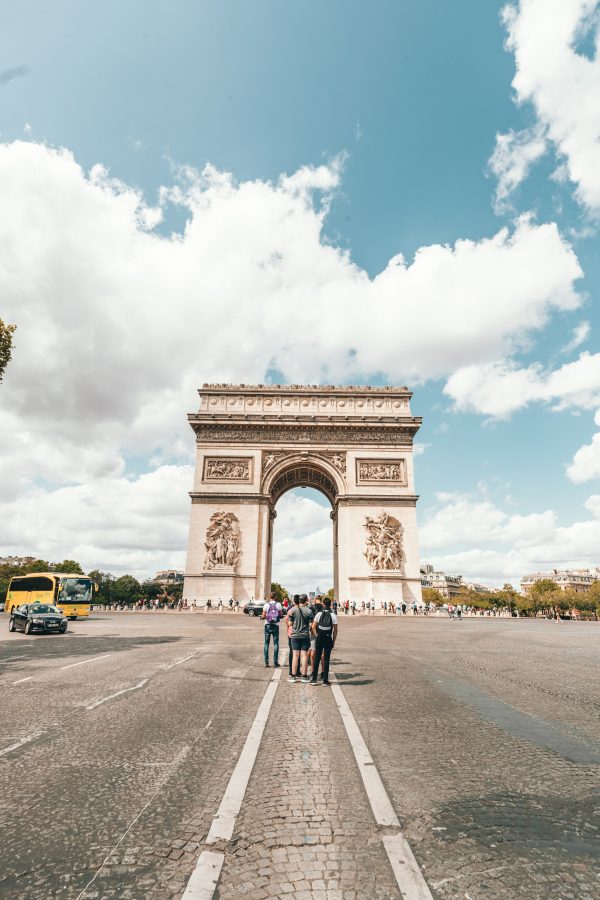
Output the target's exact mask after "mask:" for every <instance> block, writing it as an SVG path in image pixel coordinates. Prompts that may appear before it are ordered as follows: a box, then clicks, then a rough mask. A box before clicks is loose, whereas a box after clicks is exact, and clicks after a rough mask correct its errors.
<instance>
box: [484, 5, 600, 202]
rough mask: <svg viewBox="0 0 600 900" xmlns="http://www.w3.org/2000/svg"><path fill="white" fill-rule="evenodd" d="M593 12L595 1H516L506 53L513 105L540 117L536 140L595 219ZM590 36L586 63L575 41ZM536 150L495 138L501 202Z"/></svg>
mask: <svg viewBox="0 0 600 900" xmlns="http://www.w3.org/2000/svg"><path fill="white" fill-rule="evenodd" d="M598 8H599V7H598V2H597V0H520V2H519V3H517V4H516V5H510V4H509V5H508V6H506V7H505V8H504V11H503V18H504V22H505V24H506V27H507V30H508V40H507V47H508V49H510V50H512V51H513V52H514V55H515V62H516V74H515V77H514V79H513V87H514V89H515V93H516V99H517V101H518V102H519V103H525V102H529V103H531V104H532V106H533V109H534V111H535V114H536V117H537V122H536V125H535V126H534V129H533V133H534V134H538V135H540V139H541V136H542V135H545V138H546V139H547V140H549V141H551V142H552V143H553V145H554V147H555V149H556V152H557V153H558V155H559V157H560V158H562V159H564V165H565V168H566V173H567V174H568V177H569V179H570V180H571V181H572V182H573V183H574V184H575V185H576V196H577V198H578V200H579V201H580V203H582V204H583V205H584V206H586V207H587V208H588V209H590V210H592V211H595V212H598V211H600V55H599V54H598V52H597V47H598V33H599V32H598V28H599V21H600V19H599V16H598ZM590 32H592V33H593V34H594V35H595V47H596V52H595V53H594V55H593V57H591V58H590V57H588V56H586V55H584V54H583V53H581V52H579V50H578V42H579V41H581V40H582V39H584V38H586V37H588V36H589V33H590ZM536 147H537V151H539V150H540V147H539V144H538V145H535V144H534V146H533V147H531V146H529V149H528V145H527V142H526V141H525V145H524V148H519V146H518V140H517V141H516V143H515V140H514V136H513V139H511V136H510V135H499V136H498V138H497V143H496V150H495V151H494V156H493V157H492V159H499V160H500V161H502V160H503V158H504V156H506V157H507V159H508V162H507V163H506V164H505V165H504V166H503V165H501V164H498V169H499V171H498V174H499V176H500V185H499V195H500V198H502V194H503V192H507V191H509V190H510V189H511V188H512V187H514V185H515V184H516V183H518V180H519V177H523V176H524V175H525V174H526V171H527V168H528V165H529V163H530V161H531V160H529V159H527V158H525V159H524V158H523V157H525V156H526V155H527V153H529V155H530V156H531V155H532V154H533V156H534V157H535V155H536V152H537V151H536ZM506 148H508V149H506ZM511 151H512V154H513V156H515V157H516V158H517V162H514V161H513V160H512V159H511ZM519 154H521V155H520V156H519ZM538 155H539V152H538ZM519 159H520V166H519V162H518V161H519Z"/></svg>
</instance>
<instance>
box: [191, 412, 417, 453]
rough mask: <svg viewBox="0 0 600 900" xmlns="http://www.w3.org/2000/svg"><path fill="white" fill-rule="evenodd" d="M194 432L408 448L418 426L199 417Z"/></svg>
mask: <svg viewBox="0 0 600 900" xmlns="http://www.w3.org/2000/svg"><path fill="white" fill-rule="evenodd" d="M191 424H192V427H193V428H194V431H195V432H196V440H197V443H199V444H205V443H206V444H209V443H217V442H218V443H239V444H244V445H246V446H247V445H248V444H269V443H274V444H281V443H296V444H298V443H304V444H310V445H315V444H337V445H339V444H346V445H348V444H362V445H364V446H369V445H375V446H377V445H380V444H392V445H396V446H397V445H398V444H399V443H401V444H404V445H406V446H407V447H410V446H411V445H412V442H413V438H414V435H415V434H416V432H417V431H418V429H419V425H418V424H417V423H415V424H414V425H412V424H411V425H390V426H388V427H385V426H383V427H382V426H381V423H377V425H375V426H373V427H371V428H369V427H368V426H367V427H365V424H364V423H361V425H358V426H357V425H355V424H353V423H349V424H348V426H347V427H344V426H338V425H324V424H322V423H317V422H315V424H314V425H310V424H308V423H305V422H303V423H302V424H299V425H297V426H292V425H277V424H276V423H275V422H273V423H271V422H248V423H247V424H246V425H245V426H244V425H242V424H241V423H237V422H236V423H232V424H231V425H227V424H224V423H215V424H213V423H211V422H208V421H206V420H202V419H195V420H192V422H191ZM316 452H318V451H316Z"/></svg>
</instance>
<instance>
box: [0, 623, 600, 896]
mask: <svg viewBox="0 0 600 900" xmlns="http://www.w3.org/2000/svg"><path fill="white" fill-rule="evenodd" d="M0 629H1V630H2V631H0V635H1V640H0V688H1V689H2V696H3V700H2V719H1V723H2V724H1V727H0V779H1V787H2V814H1V822H2V841H1V842H0V896H2V897H11V898H12V897H19V898H32V900H34V898H36V900H37V898H44V900H46V898H48V897H61V898H69V900H83V898H92V897H97V898H104V897H107V898H108V897H111V898H112V897H119V898H163V897H182V896H183V895H184V892H185V891H186V886H187V885H188V883H191V882H190V878H191V877H192V875H193V873H194V872H195V870H196V869H197V865H198V860H199V859H202V853H203V851H206V849H207V847H208V845H207V836H208V835H209V830H210V829H211V824H212V823H213V822H214V821H215V816H216V814H217V811H218V810H219V808H220V805H221V804H222V801H223V798H224V797H228V796H229V795H228V793H227V792H228V791H231V790H232V787H231V782H235V784H234V787H235V785H236V784H237V785H238V787H239V778H238V780H237V781H236V778H237V775H236V773H239V770H240V760H244V759H245V756H244V754H247V753H248V747H247V743H248V742H247V739H248V737H249V734H250V733H251V730H252V729H254V730H255V729H256V722H257V719H259V720H260V714H259V715H258V716H257V713H259V709H262V706H263V703H264V697H265V692H268V691H271V693H272V706H271V707H270V709H269V711H268V714H267V715H266V717H265V720H264V722H263V723H262V724H261V725H260V728H261V729H262V728H263V727H264V732H263V731H262V730H261V731H260V734H259V739H258V742H257V744H256V758H255V760H254V759H252V761H251V765H250V767H249V768H248V767H247V766H246V768H248V771H247V773H246V774H247V778H246V780H247V785H246V783H245V782H244V787H243V790H242V791H241V793H239V791H238V794H239V809H237V811H236V812H235V815H234V816H233V819H232V835H231V838H230V839H228V840H222V841H220V842H217V843H214V844H213V845H211V849H212V850H215V851H217V854H220V855H221V859H222V869H221V872H220V878H219V881H218V886H217V888H216V890H215V893H214V896H215V897H220V898H225V897H227V898H229V897H238V896H240V897H241V896H244V897H251V898H257V900H258V898H265V897H280V896H281V897H283V896H289V897H297V898H299V900H308V898H316V900H335V898H338V900H339V898H341V900H353V898H365V900H366V898H371V897H381V898H387V897H401V896H404V897H405V900H413V896H411V890H413V889H406V884H407V883H408V882H406V880H405V882H404V893H402V891H401V887H400V886H399V885H402V880H401V873H400V876H399V875H398V872H397V871H396V870H398V869H399V870H401V869H402V866H405V871H406V868H407V866H408V868H410V866H409V865H408V863H409V862H410V860H408V863H407V858H405V859H404V861H403V860H400V861H399V862H398V861H396V863H397V864H396V869H395V868H394V865H393V862H394V858H393V855H390V851H389V840H390V839H391V836H392V837H393V835H396V836H398V835H401V837H398V840H401V841H403V842H404V844H403V846H406V847H409V848H410V849H409V850H407V851H406V852H407V853H409V854H410V853H411V851H412V854H414V860H415V867H416V870H417V873H416V874H417V875H418V876H419V877H421V878H422V879H423V882H422V883H423V885H425V886H426V889H427V890H428V891H429V892H430V896H432V897H434V898H458V897H460V898H466V900H484V898H512V897H528V898H540V900H542V898H544V900H545V898H561V900H562V898H564V900H568V898H599V900H600V843H599V840H598V833H599V829H600V790H599V788H598V784H599V775H600V743H599V738H600V718H599V717H600V699H598V694H597V684H598V682H599V677H600V651H599V642H600V625H597V624H596V623H575V622H574V623H567V622H563V623H562V624H560V625H558V624H555V623H553V622H550V621H529V620H513V619H497V618H496V619H494V618H487V617H486V618H476V619H466V620H464V621H462V622H457V621H450V620H448V619H445V618H444V619H442V618H431V617H427V618H422V617H413V616H406V617H401V618H400V617H369V616H367V617H352V616H341V617H340V635H339V641H338V645H337V646H336V649H335V652H334V666H333V670H334V672H335V677H336V681H337V685H338V686H339V687H341V697H342V700H343V701H344V702H347V705H348V710H349V715H350V716H351V717H353V719H354V720H355V725H356V726H357V730H358V731H359V733H360V736H361V737H362V739H363V740H364V745H365V751H364V752H366V753H367V757H364V755H363V756H362V757H361V755H360V753H358V755H357V752H358V751H357V748H356V746H355V742H353V741H352V740H351V735H352V729H351V728H350V730H349V726H348V719H347V716H346V717H345V714H344V713H343V709H342V707H341V706H340V702H338V701H339V697H338V698H337V699H336V696H335V695H334V693H333V692H332V691H331V690H330V689H328V688H326V687H322V686H319V687H316V688H312V687H310V686H308V685H303V684H288V683H287V681H286V678H285V674H286V672H285V671H284V673H283V674H284V677H283V678H281V680H280V681H277V683H276V684H274V685H273V683H272V682H271V677H272V674H273V669H270V668H269V669H265V667H264V664H263V661H262V626H261V624H260V622H259V621H257V620H251V619H248V617H246V616H243V615H242V614H241V613H238V614H234V613H229V612H223V613H218V612H213V613H210V614H204V613H186V612H182V613H176V612H168V613H161V612H152V613H151V612H144V613H140V612H137V613H123V612H114V613H108V612H107V613H94V614H93V616H92V617H91V618H90V619H89V620H78V621H77V622H73V623H70V624H69V631H68V633H67V634H66V635H65V636H64V637H63V636H59V635H51V636H37V635H36V636H29V637H26V636H25V635H21V634H9V633H8V621H7V617H6V616H1V617H0ZM283 638H284V635H283V628H282V648H284V645H286V644H287V641H285V640H284V639H283ZM270 685H271V687H269V686H270ZM361 752H363V751H361ZM364 752H363V753H364ZM361 759H362V762H361ZM242 768H243V766H242ZM232 773H234V778H233V779H232ZM365 773H367V774H365ZM369 773H371V775H370V776H369ZM369 777H371V782H369V780H368V779H369ZM373 778H375V782H373ZM365 779H367V780H365ZM377 779H379V784H380V787H381V792H383V797H384V799H385V798H387V801H388V803H389V804H391V806H390V809H391V810H392V813H393V814H394V816H396V817H397V827H396V826H394V827H387V825H385V824H382V821H381V820H379V819H378V818H377V815H378V813H377V805H376V804H375V805H374V803H373V798H372V795H371V793H369V790H372V789H373V788H371V789H369V788H368V785H369V783H371V784H373V783H375V786H376V787H377ZM365 785H366V786H367V787H365ZM380 800H381V798H380ZM380 805H381V804H380ZM392 833H393V834H392ZM394 839H395V838H394ZM386 841H387V842H388V843H387V844H386ZM398 846H399V845H398ZM399 878H400V881H399ZM415 884H417V882H415ZM187 890H188V894H187V897H190V896H191V894H190V893H189V892H190V888H187ZM414 890H415V891H416V890H418V885H417V887H415V888H414ZM417 895H418V894H414V896H417Z"/></svg>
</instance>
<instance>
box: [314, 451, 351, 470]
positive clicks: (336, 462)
mask: <svg viewBox="0 0 600 900" xmlns="http://www.w3.org/2000/svg"><path fill="white" fill-rule="evenodd" d="M319 455H320V456H323V457H325V459H327V461H328V462H330V463H331V464H332V465H333V466H335V468H336V469H337V470H338V472H341V473H342V475H345V474H346V454H345V453H342V452H341V451H334V452H333V453H329V452H321V453H320V454H319Z"/></svg>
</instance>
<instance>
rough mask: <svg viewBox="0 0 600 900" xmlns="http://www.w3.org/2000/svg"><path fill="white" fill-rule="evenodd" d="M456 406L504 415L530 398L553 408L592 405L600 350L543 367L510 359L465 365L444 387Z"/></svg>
mask: <svg viewBox="0 0 600 900" xmlns="http://www.w3.org/2000/svg"><path fill="white" fill-rule="evenodd" d="M444 393H445V394H446V395H447V396H448V397H450V398H451V399H452V400H453V401H454V404H455V407H456V409H457V410H462V411H465V410H469V411H471V412H477V413H482V414H484V415H487V416H490V417H492V418H504V417H506V416H509V415H510V414H511V413H513V412H515V411H516V410H518V409H523V408H524V407H526V406H527V405H529V404H530V403H533V402H538V403H539V402H542V403H550V404H552V408H553V409H554V410H563V409H593V408H594V407H596V406H598V404H600V353H592V354H590V353H581V354H580V356H579V357H578V359H576V360H574V361H573V362H570V363H565V364H564V365H563V366H561V367H560V368H558V369H555V370H550V371H546V370H544V369H543V367H542V366H540V365H539V364H533V365H531V366H527V367H519V366H517V365H516V364H515V363H514V362H512V361H510V360H500V361H498V362H494V363H490V364H488V365H481V366H479V365H475V366H467V367H465V368H464V369H459V370H458V371H457V372H455V373H454V374H453V375H451V376H450V378H449V379H448V381H447V382H446V385H445V387H444Z"/></svg>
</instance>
